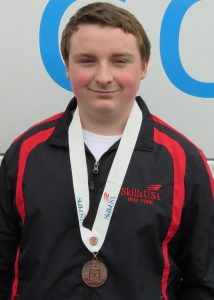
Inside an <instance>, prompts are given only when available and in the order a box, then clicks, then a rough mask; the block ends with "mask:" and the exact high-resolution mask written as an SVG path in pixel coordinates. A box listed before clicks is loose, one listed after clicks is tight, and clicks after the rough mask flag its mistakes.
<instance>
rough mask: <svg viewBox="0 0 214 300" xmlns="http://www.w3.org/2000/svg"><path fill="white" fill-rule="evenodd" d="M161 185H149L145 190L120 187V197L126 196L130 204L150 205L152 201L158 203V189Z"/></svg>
mask: <svg viewBox="0 0 214 300" xmlns="http://www.w3.org/2000/svg"><path fill="white" fill-rule="evenodd" d="M161 187H162V185H160V184H151V185H149V186H148V187H147V188H146V189H144V190H140V189H135V188H132V189H130V188H127V187H122V188H121V191H120V195H121V196H126V197H127V200H128V201H129V202H130V203H141V204H147V205H151V204H153V203H154V201H160V200H161V198H160V189H161Z"/></svg>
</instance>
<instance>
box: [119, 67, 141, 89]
mask: <svg viewBox="0 0 214 300" xmlns="http://www.w3.org/2000/svg"><path fill="white" fill-rule="evenodd" d="M119 81H120V84H121V85H122V86H123V87H124V88H125V89H127V91H130V93H132V92H135V91H136V89H138V87H139V84H140V81H141V73H140V72H139V71H138V70H131V71H130V72H127V73H126V74H123V75H121V76H120V80H119Z"/></svg>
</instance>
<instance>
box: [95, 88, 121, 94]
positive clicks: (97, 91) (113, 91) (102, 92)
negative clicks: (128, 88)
mask: <svg viewBox="0 0 214 300" xmlns="http://www.w3.org/2000/svg"><path fill="white" fill-rule="evenodd" d="M90 91H92V92H93V93H97V94H103V95H111V94H115V93H117V92H118V90H112V91H106V90H104V91H103V90H96V89H90Z"/></svg>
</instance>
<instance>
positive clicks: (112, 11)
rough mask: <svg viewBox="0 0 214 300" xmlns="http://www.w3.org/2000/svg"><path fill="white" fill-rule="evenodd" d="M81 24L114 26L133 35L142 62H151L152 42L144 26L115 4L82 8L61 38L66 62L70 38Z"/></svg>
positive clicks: (100, 3) (68, 24)
mask: <svg viewBox="0 0 214 300" xmlns="http://www.w3.org/2000/svg"><path fill="white" fill-rule="evenodd" d="M81 24H95V25H101V26H112V27H116V28H121V29H122V30H124V32H126V33H131V34H133V35H134V36H135V37H136V39H137V44H138V47H139V50H140V54H141V59H142V62H145V61H148V60H149V57H150V49H151V45H150V41H149V39H148V37H147V34H146V32H145V30H144V28H143V26H142V25H141V24H140V22H139V21H138V20H137V19H136V18H135V16H134V15H133V14H131V13H130V12H129V11H127V10H125V9H122V8H120V7H118V6H115V5H113V4H110V3H107V2H95V3H92V4H88V5H85V6H83V7H82V8H80V9H79V10H78V11H77V12H76V14H74V15H73V16H72V17H71V18H70V20H69V22H68V23H67V25H66V26H65V29H64V30H63V33H62V38H61V54H62V57H63V59H64V61H65V62H67V61H68V59H69V50H70V38H71V36H72V34H73V33H74V32H75V31H77V30H78V26H79V25H81Z"/></svg>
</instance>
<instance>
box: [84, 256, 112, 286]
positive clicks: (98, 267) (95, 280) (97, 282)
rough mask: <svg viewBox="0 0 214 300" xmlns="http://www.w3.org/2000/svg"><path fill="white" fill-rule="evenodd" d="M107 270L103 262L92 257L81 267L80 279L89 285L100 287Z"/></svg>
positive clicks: (104, 279)
mask: <svg viewBox="0 0 214 300" xmlns="http://www.w3.org/2000/svg"><path fill="white" fill-rule="evenodd" d="M107 275H108V271H107V268H106V266H105V265H104V263H103V262H101V261H99V260H97V259H92V260H90V261H88V262H87V263H86V264H85V265H84V266H83V268H82V279H83V281H84V282H85V284H87V285H88V286H90V287H100V286H102V285H103V284H104V283H105V281H106V279H107Z"/></svg>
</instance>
